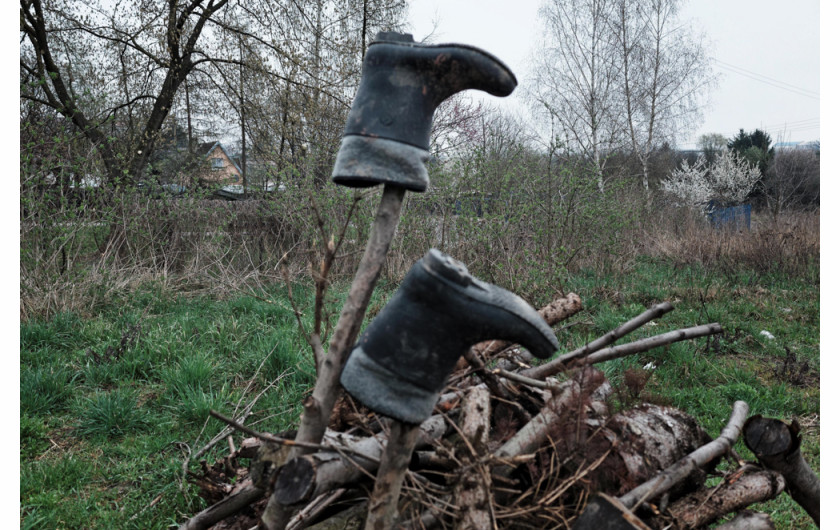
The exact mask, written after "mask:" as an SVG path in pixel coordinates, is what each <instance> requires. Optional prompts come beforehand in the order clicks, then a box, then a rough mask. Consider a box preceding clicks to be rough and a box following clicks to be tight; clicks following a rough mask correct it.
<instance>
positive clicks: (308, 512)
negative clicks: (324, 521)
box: [286, 488, 347, 530]
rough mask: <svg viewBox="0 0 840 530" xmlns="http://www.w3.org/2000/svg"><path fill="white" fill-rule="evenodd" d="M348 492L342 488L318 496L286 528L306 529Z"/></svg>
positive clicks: (292, 529)
mask: <svg viewBox="0 0 840 530" xmlns="http://www.w3.org/2000/svg"><path fill="white" fill-rule="evenodd" d="M346 491H347V490H346V489H344V488H340V489H337V490H335V491H334V492H332V493H324V494H323V495H320V496H318V498H316V499H315V500H313V501H312V502H310V503H309V504H308V505H307V506H306V508H304V509H302V510H301V511H299V512H298V513H297V515H295V517H294V518H293V519H292V521H291V522H290V523H289V526H287V527H286V529H287V530H298V529H299V528H304V527H306V524H307V523H308V522H309V521H311V520H312V519H314V518H315V517H318V515H319V514H320V513H321V512H323V511H324V510H325V509H327V508H329V507H330V505H331V504H332V503H333V502H335V501H336V499H338V498H339V497H341V496H342V495H344V493H345V492H346Z"/></svg>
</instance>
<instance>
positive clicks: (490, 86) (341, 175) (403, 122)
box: [332, 32, 516, 191]
mask: <svg viewBox="0 0 840 530" xmlns="http://www.w3.org/2000/svg"><path fill="white" fill-rule="evenodd" d="M515 87H516V77H515V76H514V75H513V72H511V71H510V69H509V68H508V67H507V66H505V65H504V64H503V63H502V62H501V61H499V60H498V59H497V58H496V57H494V56H493V55H490V54H489V53H487V52H485V51H482V50H480V49H478V48H473V47H471V46H465V45H462V44H439V45H424V44H419V43H417V42H414V38H413V37H412V36H411V35H408V34H401V33H390V32H382V33H379V34H378V35H377V36H376V39H375V40H374V41H373V42H372V43H371V45H370V47H369V48H368V50H367V53H366V54H365V59H364V65H363V67H362V80H361V82H360V84H359V91H358V92H357V93H356V98H355V99H354V100H353V106H352V107H351V109H350V116H349V117H348V119H347V127H346V128H345V129H344V138H343V139H342V141H341V147H340V148H339V150H338V155H337V157H336V161H335V166H334V168H333V174H332V179H333V181H334V182H335V183H336V184H341V185H344V186H351V187H368V186H375V185H377V184H381V183H390V184H393V185H396V186H400V187H403V188H406V189H408V190H411V191H425V190H426V187H427V186H428V185H429V174H428V172H427V171H426V166H425V164H424V163H425V162H426V161H427V160H428V158H429V137H430V134H431V130H432V117H433V115H434V112H435V109H436V108H437V107H438V105H440V103H441V102H442V101H443V100H445V99H446V98H448V97H449V96H451V95H453V94H455V93H457V92H460V91H462V90H466V89H468V88H476V89H479V90H483V91H485V92H488V93H489V94H492V95H494V96H507V95H508V94H510V93H511V92H513V89H514V88H515Z"/></svg>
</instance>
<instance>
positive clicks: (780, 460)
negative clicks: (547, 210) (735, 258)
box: [182, 294, 819, 530]
mask: <svg viewBox="0 0 840 530" xmlns="http://www.w3.org/2000/svg"><path fill="white" fill-rule="evenodd" d="M580 308H581V302H580V299H579V298H578V297H577V296H576V295H574V294H569V295H567V296H565V297H563V298H560V299H558V300H556V301H555V302H554V303H552V304H551V305H549V306H547V307H546V308H543V309H542V310H541V311H540V314H541V315H542V316H543V317H544V318H545V319H546V321H547V322H549V323H550V324H552V325H554V324H557V323H559V322H561V321H563V320H565V319H566V318H568V317H569V316H571V315H573V314H575V313H576V312H578V311H579V310H580ZM672 309H673V307H672V306H671V305H670V304H668V303H664V304H659V305H656V306H654V307H652V308H650V309H649V310H647V311H645V312H644V313H642V314H640V315H639V316H638V317H636V318H634V319H632V320H630V321H628V322H627V323H625V324H622V325H621V326H619V327H618V328H616V329H615V330H613V331H611V332H610V333H607V334H606V335H604V336H602V337H599V338H598V339H596V340H594V341H592V342H591V343H590V344H587V345H586V346H584V347H583V348H580V349H578V350H576V351H573V352H569V353H566V354H564V355H561V356H559V357H557V358H556V359H555V360H553V361H550V362H547V363H545V364H542V365H539V366H533V365H532V364H531V361H532V359H530V357H529V356H528V355H527V353H526V352H522V351H520V350H519V349H517V348H516V346H515V345H509V344H503V343H499V342H497V341H491V342H489V343H483V344H479V345H476V346H474V347H473V348H472V349H471V350H470V352H468V354H467V355H465V356H464V359H462V361H461V362H460V363H459V365H458V368H457V369H456V371H455V372H454V373H453V374H452V376H451V377H450V380H449V385H448V386H447V389H446V390H445V391H444V392H443V393H442V394H441V397H440V400H439V402H438V406H437V408H436V410H435V414H434V415H433V416H432V417H430V418H429V419H428V420H426V421H425V422H424V423H423V424H422V425H420V427H419V429H415V431H416V432H415V433H413V434H412V433H411V432H409V431H410V430H406V429H405V428H404V426H402V424H399V422H396V421H392V420H390V419H388V418H385V417H382V416H379V415H377V414H374V413H373V412H371V411H369V410H366V409H365V408H364V407H363V406H361V405H359V404H358V403H356V402H355V401H354V400H353V399H352V398H351V397H350V396H348V395H346V394H343V395H342V396H341V397H340V398H339V399H338V401H337V402H336V404H335V405H334V407H333V408H332V415H331V417H330V421H329V425H328V428H327V430H326V433H325V435H324V436H323V438H322V440H321V442H320V443H319V444H316V445H315V446H312V447H306V448H305V450H302V451H300V452H299V454H294V453H293V451H292V450H291V449H292V448H293V447H295V446H296V444H298V443H299V442H295V441H294V438H295V433H283V435H282V436H281V435H271V434H268V433H256V432H253V431H251V430H249V429H248V428H247V427H245V426H243V425H241V424H240V423H238V422H236V421H233V420H226V421H227V422H228V423H229V424H230V425H233V426H234V427H235V428H237V429H239V430H240V431H243V434H242V437H243V439H242V440H241V442H240V443H239V446H238V448H237V447H236V446H235V445H234V446H233V447H232V450H231V452H230V455H229V456H228V457H226V458H224V459H222V460H220V461H218V462H216V463H214V464H213V465H209V464H207V463H206V462H202V463H201V469H200V470H199V471H197V472H194V473H191V474H190V475H191V477H192V481H193V482H194V483H195V484H196V485H197V486H198V488H199V491H200V493H201V495H202V497H204V498H205V499H206V500H207V501H208V503H209V504H210V505H211V506H210V508H208V509H207V510H204V511H203V512H201V513H200V514H197V515H195V516H194V517H192V518H191V519H190V520H188V521H187V522H185V523H184V524H183V526H182V528H184V529H194V528H216V529H251V528H258V527H266V526H267V525H266V523H265V522H264V520H263V522H262V523H261V518H262V516H263V512H264V510H265V508H266V505H267V503H268V502H269V499H271V502H273V503H275V505H277V506H280V507H281V511H282V512H283V513H285V514H286V515H285V518H286V519H285V520H284V524H285V528H290V529H298V528H317V529H323V530H326V529H333V528H380V527H381V528H396V527H398V528H406V529H414V528H417V529H419V528H458V529H483V528H577V529H581V530H588V529H602V528H603V529H610V528H632V529H640V528H641V529H644V528H651V529H665V528H705V527H707V526H708V525H709V524H711V523H714V522H716V521H720V520H721V519H722V518H724V517H726V516H728V515H730V514H737V515H736V516H735V517H734V518H733V519H732V520H731V521H729V522H728V523H727V524H726V526H725V527H726V528H773V524H772V522H770V520H769V518H768V517H767V516H764V515H762V514H756V513H754V512H751V511H749V510H747V508H748V507H749V506H751V505H753V504H755V503H759V502H763V501H766V500H768V499H772V498H774V497H776V496H777V495H779V494H780V493H782V492H783V491H785V489H787V490H788V491H789V492H790V494H791V495H792V496H793V498H794V499H795V500H796V501H797V502H799V503H800V504H802V505H803V507H805V509H806V510H807V511H808V513H809V514H810V515H812V517H814V519H815V521H817V522H818V521H819V481H818V479H817V478H816V476H815V475H814V474H813V472H811V471H810V468H808V466H807V464H806V463H805V462H804V460H803V459H802V458H801V455H800V454H799V452H798V446H799V445H798V443H799V442H798V437H797V431H796V426H795V425H794V426H793V427H791V426H788V425H787V424H784V423H783V422H777V421H775V420H767V419H764V418H761V417H754V418H750V419H749V421H747V415H748V407H747V404H746V403H743V402H736V403H735V404H733V410H732V411H727V414H729V416H730V417H729V421H728V423H726V424H725V427H723V429H722V431H721V433H720V435H719V436H718V437H716V438H712V437H711V436H709V434H707V433H706V432H704V431H703V429H702V428H701V427H700V426H699V425H698V423H697V421H696V420H695V419H694V418H692V417H691V416H689V415H688V414H686V413H684V412H682V411H680V410H677V409H674V408H671V407H665V406H659V405H654V404H645V403H643V404H640V405H638V406H635V407H633V408H630V409H628V410H615V408H616V407H615V402H616V400H614V399H611V397H612V385H611V384H610V381H608V380H607V379H606V377H605V376H604V373H603V372H602V371H600V370H598V368H597V364H598V363H600V362H603V361H605V360H609V359H615V358H618V357H622V356H625V355H631V354H636V353H640V352H645V351H650V350H652V349H654V348H657V347H660V346H663V345H667V344H671V343H674V342H677V341H681V340H688V339H693V338H698V337H704V336H709V335H713V334H716V333H720V332H721V331H722V330H721V327H720V326H719V325H717V324H708V325H705V326H697V327H693V328H687V329H680V330H675V331H671V332H667V333H663V334H660V335H656V336H654V337H649V338H645V339H641V340H638V341H635V342H628V343H625V344H622V345H618V346H617V345H615V344H614V343H615V342H616V341H618V340H619V339H620V338H622V337H624V336H625V335H627V334H629V333H631V332H632V331H634V330H636V329H638V328H640V327H641V326H642V325H644V324H646V323H648V322H650V321H652V320H654V319H656V318H659V317H661V316H662V315H664V314H666V313H667V312H669V311H671V310H672ZM217 417H219V418H223V416H221V415H217ZM725 419H726V418H724V417H721V420H722V421H721V423H722V424H723V423H724V420H725ZM745 424H746V428H745ZM742 431H744V433H745V437H746V442H747V445H748V447H750V449H751V450H752V451H754V452H755V454H756V456H757V457H758V462H757V463H748V462H745V461H743V460H742V459H741V458H740V457H739V456H738V455H736V454H735V453H734V452H733V451H732V446H733V445H734V443H735V441H736V440H737V439H738V438H739V437H740V436H741V433H742ZM304 445H305V444H304ZM394 459H397V460H400V462H398V463H397V464H394V463H393V462H392V461H393V460H394ZM723 460H729V461H730V462H733V463H734V465H729V466H726V467H727V468H728V469H730V471H729V472H724V471H722V469H723V468H724V466H723V465H721V462H722V461H723ZM386 461H387V462H390V463H389V464H387V470H386V472H385V473H384V474H388V473H391V474H393V473H395V472H399V470H400V469H403V471H402V472H403V473H404V479H403V478H402V477H393V476H392V477H391V478H390V479H388V478H382V475H383V472H382V470H381V469H380V464H381V466H382V467H385V466H386V464H385V462H386ZM732 469H735V471H731V470H732ZM395 470H396V471H395ZM378 472H379V475H380V478H379V479H377V473H378ZM710 477H719V478H720V480H719V483H718V484H717V485H716V486H714V487H712V488H708V487H707V484H708V482H709V481H708V480H707V479H708V478H710ZM397 478H398V480H396V479H397ZM400 485H401V487H400ZM815 492H816V496H815ZM391 503H392V504H393V505H394V506H396V509H395V510H394V511H393V513H388V514H380V515H382V516H381V517H378V516H374V514H375V513H376V512H377V510H379V511H387V510H388V508H387V506H388V505H389V504H391ZM366 520H367V526H366V523H365V522H366ZM371 520H374V521H377V523H376V524H372V523H371ZM261 525H262V526H261Z"/></svg>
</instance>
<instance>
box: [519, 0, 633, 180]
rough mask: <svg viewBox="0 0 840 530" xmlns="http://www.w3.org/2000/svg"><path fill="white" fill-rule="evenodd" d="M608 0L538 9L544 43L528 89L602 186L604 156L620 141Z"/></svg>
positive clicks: (560, 2)
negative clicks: (542, 23)
mask: <svg viewBox="0 0 840 530" xmlns="http://www.w3.org/2000/svg"><path fill="white" fill-rule="evenodd" d="M614 8H615V4H614V3H613V2H610V1H607V0H550V1H549V2H548V3H547V4H546V5H545V6H544V7H543V8H542V9H541V11H540V14H541V15H542V17H543V19H544V23H545V43H544V45H543V46H542V49H541V51H540V54H539V55H538V56H537V57H536V59H535V64H534V72H535V74H534V78H533V80H532V83H533V84H532V87H531V90H530V93H531V96H532V99H533V102H534V104H535V106H536V110H537V111H538V112H540V113H543V114H545V113H547V114H548V115H549V117H551V118H553V119H554V120H555V121H556V122H557V124H558V125H559V127H560V128H561V129H562V130H563V133H564V134H565V135H566V137H567V138H568V140H569V143H570V144H571V147H572V148H573V149H576V150H578V151H579V152H581V153H582V154H583V155H584V156H585V158H586V159H587V160H588V161H589V162H590V163H591V165H592V167H593V168H594V169H595V172H596V175H597V179H598V186H599V188H600V189H602V190H603V187H604V182H603V170H604V166H605V164H606V156H607V155H608V154H610V153H611V152H612V151H613V150H615V149H616V148H617V147H618V146H619V145H620V141H621V136H622V135H621V131H620V123H619V121H618V120H617V119H616V117H617V116H618V115H619V111H618V108H617V105H618V103H619V100H618V98H617V97H616V94H617V89H618V82H619V79H618V77H617V74H618V72H619V57H618V55H617V53H616V47H615V40H614V39H613V36H612V32H611V26H610V20H611V19H612V18H613V10H614Z"/></svg>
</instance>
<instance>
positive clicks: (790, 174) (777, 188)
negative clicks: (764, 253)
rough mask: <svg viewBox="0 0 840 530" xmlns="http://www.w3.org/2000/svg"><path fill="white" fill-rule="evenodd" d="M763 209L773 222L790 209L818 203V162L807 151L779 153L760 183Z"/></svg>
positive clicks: (814, 153) (781, 150) (810, 151)
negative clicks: (763, 200)
mask: <svg viewBox="0 0 840 530" xmlns="http://www.w3.org/2000/svg"><path fill="white" fill-rule="evenodd" d="M763 187H764V190H763V191H764V196H765V198H766V201H767V207H768V208H769V209H770V211H771V212H772V213H773V217H774V218H776V217H778V215H779V214H780V213H781V212H782V211H783V210H785V209H787V208H791V207H796V206H799V207H809V206H813V205H815V204H819V200H820V159H819V157H818V156H817V152H816V151H814V150H811V149H779V150H777V151H776V154H775V156H774V157H773V161H772V162H771V164H770V168H769V169H768V171H767V177H766V178H765V179H764V181H763Z"/></svg>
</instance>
